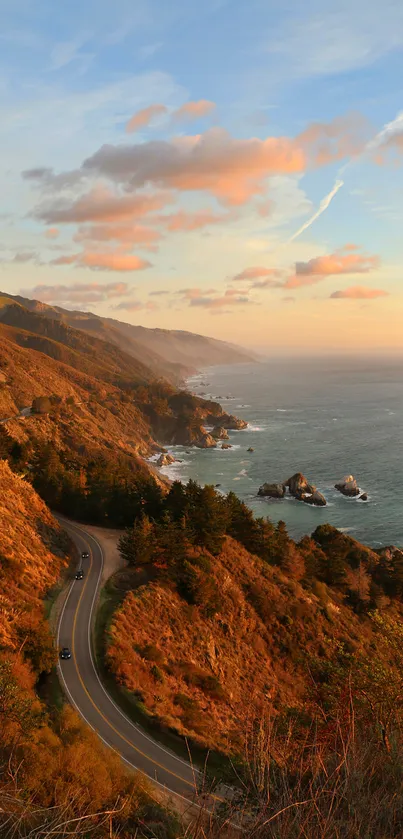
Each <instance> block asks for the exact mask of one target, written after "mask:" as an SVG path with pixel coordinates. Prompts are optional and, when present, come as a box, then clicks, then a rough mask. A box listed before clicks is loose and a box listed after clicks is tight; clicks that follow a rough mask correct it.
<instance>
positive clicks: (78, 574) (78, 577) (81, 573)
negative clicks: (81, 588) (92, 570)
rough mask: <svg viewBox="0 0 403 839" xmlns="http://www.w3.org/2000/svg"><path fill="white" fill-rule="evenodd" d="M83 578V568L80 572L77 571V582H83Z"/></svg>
mask: <svg viewBox="0 0 403 839" xmlns="http://www.w3.org/2000/svg"><path fill="white" fill-rule="evenodd" d="M83 577H84V571H83V569H82V568H79V569H78V571H76V580H82V579H83Z"/></svg>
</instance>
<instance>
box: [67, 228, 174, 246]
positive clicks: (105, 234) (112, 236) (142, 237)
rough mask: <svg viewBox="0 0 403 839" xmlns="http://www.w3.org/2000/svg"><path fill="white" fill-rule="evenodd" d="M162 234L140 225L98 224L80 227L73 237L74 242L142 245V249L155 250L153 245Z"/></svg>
mask: <svg viewBox="0 0 403 839" xmlns="http://www.w3.org/2000/svg"><path fill="white" fill-rule="evenodd" d="M161 236H162V234H161V233H160V232H159V231H158V230H155V229H153V228H152V227H146V225H140V224H135V225H133V224H126V225H124V224H123V225H122V224H121V225H116V224H98V225H91V226H88V227H80V229H79V230H78V232H77V233H76V235H75V236H74V241H75V242H120V243H121V244H126V245H129V246H133V245H142V246H143V247H146V248H149V249H150V250H155V243H156V242H158V241H159V240H160V239H161Z"/></svg>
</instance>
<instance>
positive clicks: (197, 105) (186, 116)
mask: <svg viewBox="0 0 403 839" xmlns="http://www.w3.org/2000/svg"><path fill="white" fill-rule="evenodd" d="M215 107H216V106H215V103H214V102H210V101H209V100H208V99H199V100H198V102H186V103H185V104H184V105H182V107H181V108H178V110H177V111H174V113H173V114H172V118H173V119H174V120H175V122H180V121H183V120H193V119H201V117H205V116H207V114H211V113H212V111H214V110H215Z"/></svg>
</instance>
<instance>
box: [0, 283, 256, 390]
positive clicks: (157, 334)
mask: <svg viewBox="0 0 403 839" xmlns="http://www.w3.org/2000/svg"><path fill="white" fill-rule="evenodd" d="M6 299H11V300H12V301H13V302H14V303H19V304H20V305H22V306H23V307H24V308H25V309H28V310H29V311H30V312H34V313H36V314H39V315H42V316H43V317H45V318H51V319H52V320H59V321H62V323H64V324H66V325H67V326H70V327H73V328H74V329H79V330H80V331H82V332H86V333H87V334H88V335H91V336H93V337H94V338H100V339H101V340H103V341H107V342H108V343H109V344H115V345H116V346H117V347H120V349H122V350H124V352H125V353H127V354H129V355H131V356H133V358H135V359H137V361H139V362H141V363H142V364H145V365H146V366H147V367H149V368H150V369H151V370H152V372H153V373H154V375H157V376H164V377H166V378H168V379H170V381H173V382H176V383H178V382H179V381H180V380H183V379H184V378H185V377H186V376H188V375H190V374H191V373H193V372H195V370H196V369H198V368H200V367H209V366H213V365H218V364H239V363H246V362H250V361H256V356H254V355H253V354H252V353H250V352H249V351H248V350H245V349H243V348H242V347H237V346H235V345H232V344H229V343H227V342H225V341H219V340H217V339H216V338H207V337H205V336H203V335H197V334H194V333H193V332H186V331H182V330H170V329H148V328H147V327H144V326H134V325H133V324H130V323H124V322H122V321H119V320H115V319H114V318H104V317H100V316H98V315H95V314H93V313H91V312H81V311H69V310H68V309H63V308H61V307H60V306H48V305H47V304H46V303H42V302H40V301H39V300H30V299H28V298H25V297H21V296H19V295H11V294H4V293H3V294H2V295H0V307H1V301H3V305H4V302H5V300H6Z"/></svg>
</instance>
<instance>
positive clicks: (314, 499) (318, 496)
mask: <svg viewBox="0 0 403 839" xmlns="http://www.w3.org/2000/svg"><path fill="white" fill-rule="evenodd" d="M302 501H304V502H305V504H313V505H314V506H315V507H326V498H325V496H324V495H322V493H321V492H319V491H318V490H317V489H316V490H315V492H313V493H312V495H303V496H302Z"/></svg>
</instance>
